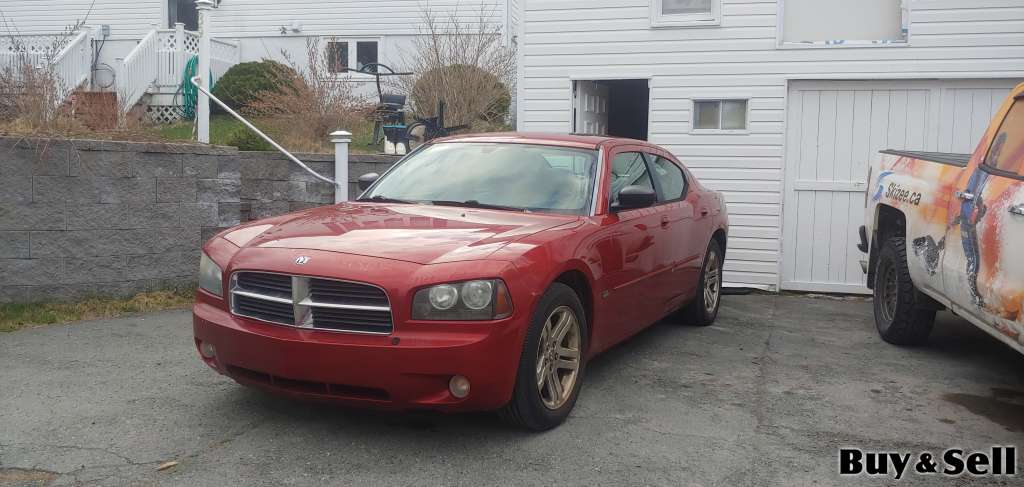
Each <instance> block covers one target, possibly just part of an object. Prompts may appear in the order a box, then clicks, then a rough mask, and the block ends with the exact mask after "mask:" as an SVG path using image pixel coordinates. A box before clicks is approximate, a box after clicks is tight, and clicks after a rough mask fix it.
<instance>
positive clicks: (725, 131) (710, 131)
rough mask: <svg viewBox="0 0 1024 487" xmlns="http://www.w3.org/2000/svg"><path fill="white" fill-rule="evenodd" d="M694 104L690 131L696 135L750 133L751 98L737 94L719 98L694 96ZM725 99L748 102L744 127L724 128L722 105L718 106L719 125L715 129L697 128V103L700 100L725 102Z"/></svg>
mask: <svg viewBox="0 0 1024 487" xmlns="http://www.w3.org/2000/svg"><path fill="white" fill-rule="evenodd" d="M692 101H693V104H692V105H691V106H690V133H691V134H694V135H702V134H704V135H707V134H733V135H747V134H749V133H750V98H744V97H737V96H731V97H730V96H723V97H719V98H714V97H707V98H694V99H693V100H692ZM725 101H742V102H744V103H745V104H746V113H745V114H744V119H743V121H744V123H743V128H741V129H723V128H721V127H722V107H721V105H719V107H718V127H719V128H715V129H699V128H697V103H700V102H725Z"/></svg>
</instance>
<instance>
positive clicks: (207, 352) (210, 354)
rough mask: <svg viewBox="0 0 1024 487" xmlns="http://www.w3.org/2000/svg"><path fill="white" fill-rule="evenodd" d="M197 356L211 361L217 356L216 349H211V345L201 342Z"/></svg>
mask: <svg viewBox="0 0 1024 487" xmlns="http://www.w3.org/2000/svg"><path fill="white" fill-rule="evenodd" d="M199 355H202V356H203V358H207V359H212V358H214V357H216V356H217V349H215V348H213V344H212V343H210V342H202V343H200V344H199Z"/></svg>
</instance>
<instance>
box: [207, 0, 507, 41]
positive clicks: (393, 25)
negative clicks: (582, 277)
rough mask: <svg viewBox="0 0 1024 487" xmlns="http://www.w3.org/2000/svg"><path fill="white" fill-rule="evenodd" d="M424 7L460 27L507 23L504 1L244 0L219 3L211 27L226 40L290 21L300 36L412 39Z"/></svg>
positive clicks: (274, 29) (272, 32) (269, 31)
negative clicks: (484, 21)
mask: <svg viewBox="0 0 1024 487" xmlns="http://www.w3.org/2000/svg"><path fill="white" fill-rule="evenodd" d="M425 7H429V8H430V9H431V11H432V12H433V15H434V16H435V17H436V18H437V19H438V20H439V21H447V20H448V19H449V18H450V17H451V16H452V15H453V14H454V15H455V17H456V18H458V19H459V20H460V21H462V22H463V23H466V24H475V23H477V22H479V20H480V17H481V14H482V13H483V14H486V17H487V19H488V20H489V21H491V22H494V23H495V24H500V25H504V24H505V22H506V12H505V0H478V1H465V0H430V1H423V0H381V1H374V2H370V1H365V0H325V1H317V2H303V3H301V4H294V3H292V2H281V1H278V0H245V1H224V2H222V3H221V5H220V7H219V8H218V9H217V12H216V14H215V17H214V22H213V26H214V30H215V31H216V32H217V33H218V36H222V37H228V38H231V37H253V36H280V30H281V26H287V27H289V28H290V27H291V25H292V24H293V23H294V24H298V25H300V26H301V32H300V35H337V36H352V37H367V36H379V35H394V36H399V35H416V34H420V33H421V29H422V27H423V8H425Z"/></svg>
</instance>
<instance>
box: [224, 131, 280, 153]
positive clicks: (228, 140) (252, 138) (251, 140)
mask: <svg viewBox="0 0 1024 487" xmlns="http://www.w3.org/2000/svg"><path fill="white" fill-rule="evenodd" d="M224 143H225V144H226V145H230V146H234V147H237V148H238V150H241V151H269V150H274V148H273V147H272V146H271V145H270V144H269V143H267V141H265V140H263V138H262V137H260V136H259V135H256V132H253V131H252V130H249V128H248V127H246V126H244V125H243V126H239V127H237V128H235V129H234V130H232V131H231V132H230V133H228V135H227V137H225V139H224Z"/></svg>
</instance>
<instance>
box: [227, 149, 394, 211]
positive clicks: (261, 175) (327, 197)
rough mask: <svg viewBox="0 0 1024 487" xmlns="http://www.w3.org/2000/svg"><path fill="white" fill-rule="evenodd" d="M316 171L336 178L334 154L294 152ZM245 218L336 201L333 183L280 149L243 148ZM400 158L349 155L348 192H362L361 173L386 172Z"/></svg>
mask: <svg viewBox="0 0 1024 487" xmlns="http://www.w3.org/2000/svg"><path fill="white" fill-rule="evenodd" d="M295 157H298V158H299V160H300V161H302V162H304V163H305V164H306V165H308V166H309V167H310V168H312V169H313V170H314V171H316V172H317V173H319V174H322V175H324V176H326V177H328V178H331V179H334V154H295ZM239 158H240V160H241V164H240V167H241V180H242V182H241V200H242V211H241V217H242V221H251V220H258V219H260V218H267V217H270V216H276V215H282V214H285V213H290V212H293V211H298V210H303V209H306V208H312V207H314V206H323V205H332V204H334V187H333V186H332V185H331V184H330V183H325V182H323V181H320V180H319V179H317V178H315V177H313V176H312V175H311V174H309V173H307V172H306V171H304V170H302V168H300V167H299V166H297V165H296V164H295V163H293V162H291V161H290V160H288V159H287V158H286V157H285V156H284V155H282V154H281V153H279V152H240V153H239ZM398 159H399V158H398V157H394V156H384V155H363V154H351V155H349V168H348V175H349V195H350V196H351V197H352V198H355V197H356V196H358V195H359V193H360V191H359V187H358V186H357V184H356V181H357V180H358V178H359V176H361V175H363V174H366V173H371V172H376V173H384V171H386V170H387V169H388V168H390V167H391V165H392V164H394V163H395V162H396V161H397V160H398Z"/></svg>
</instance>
